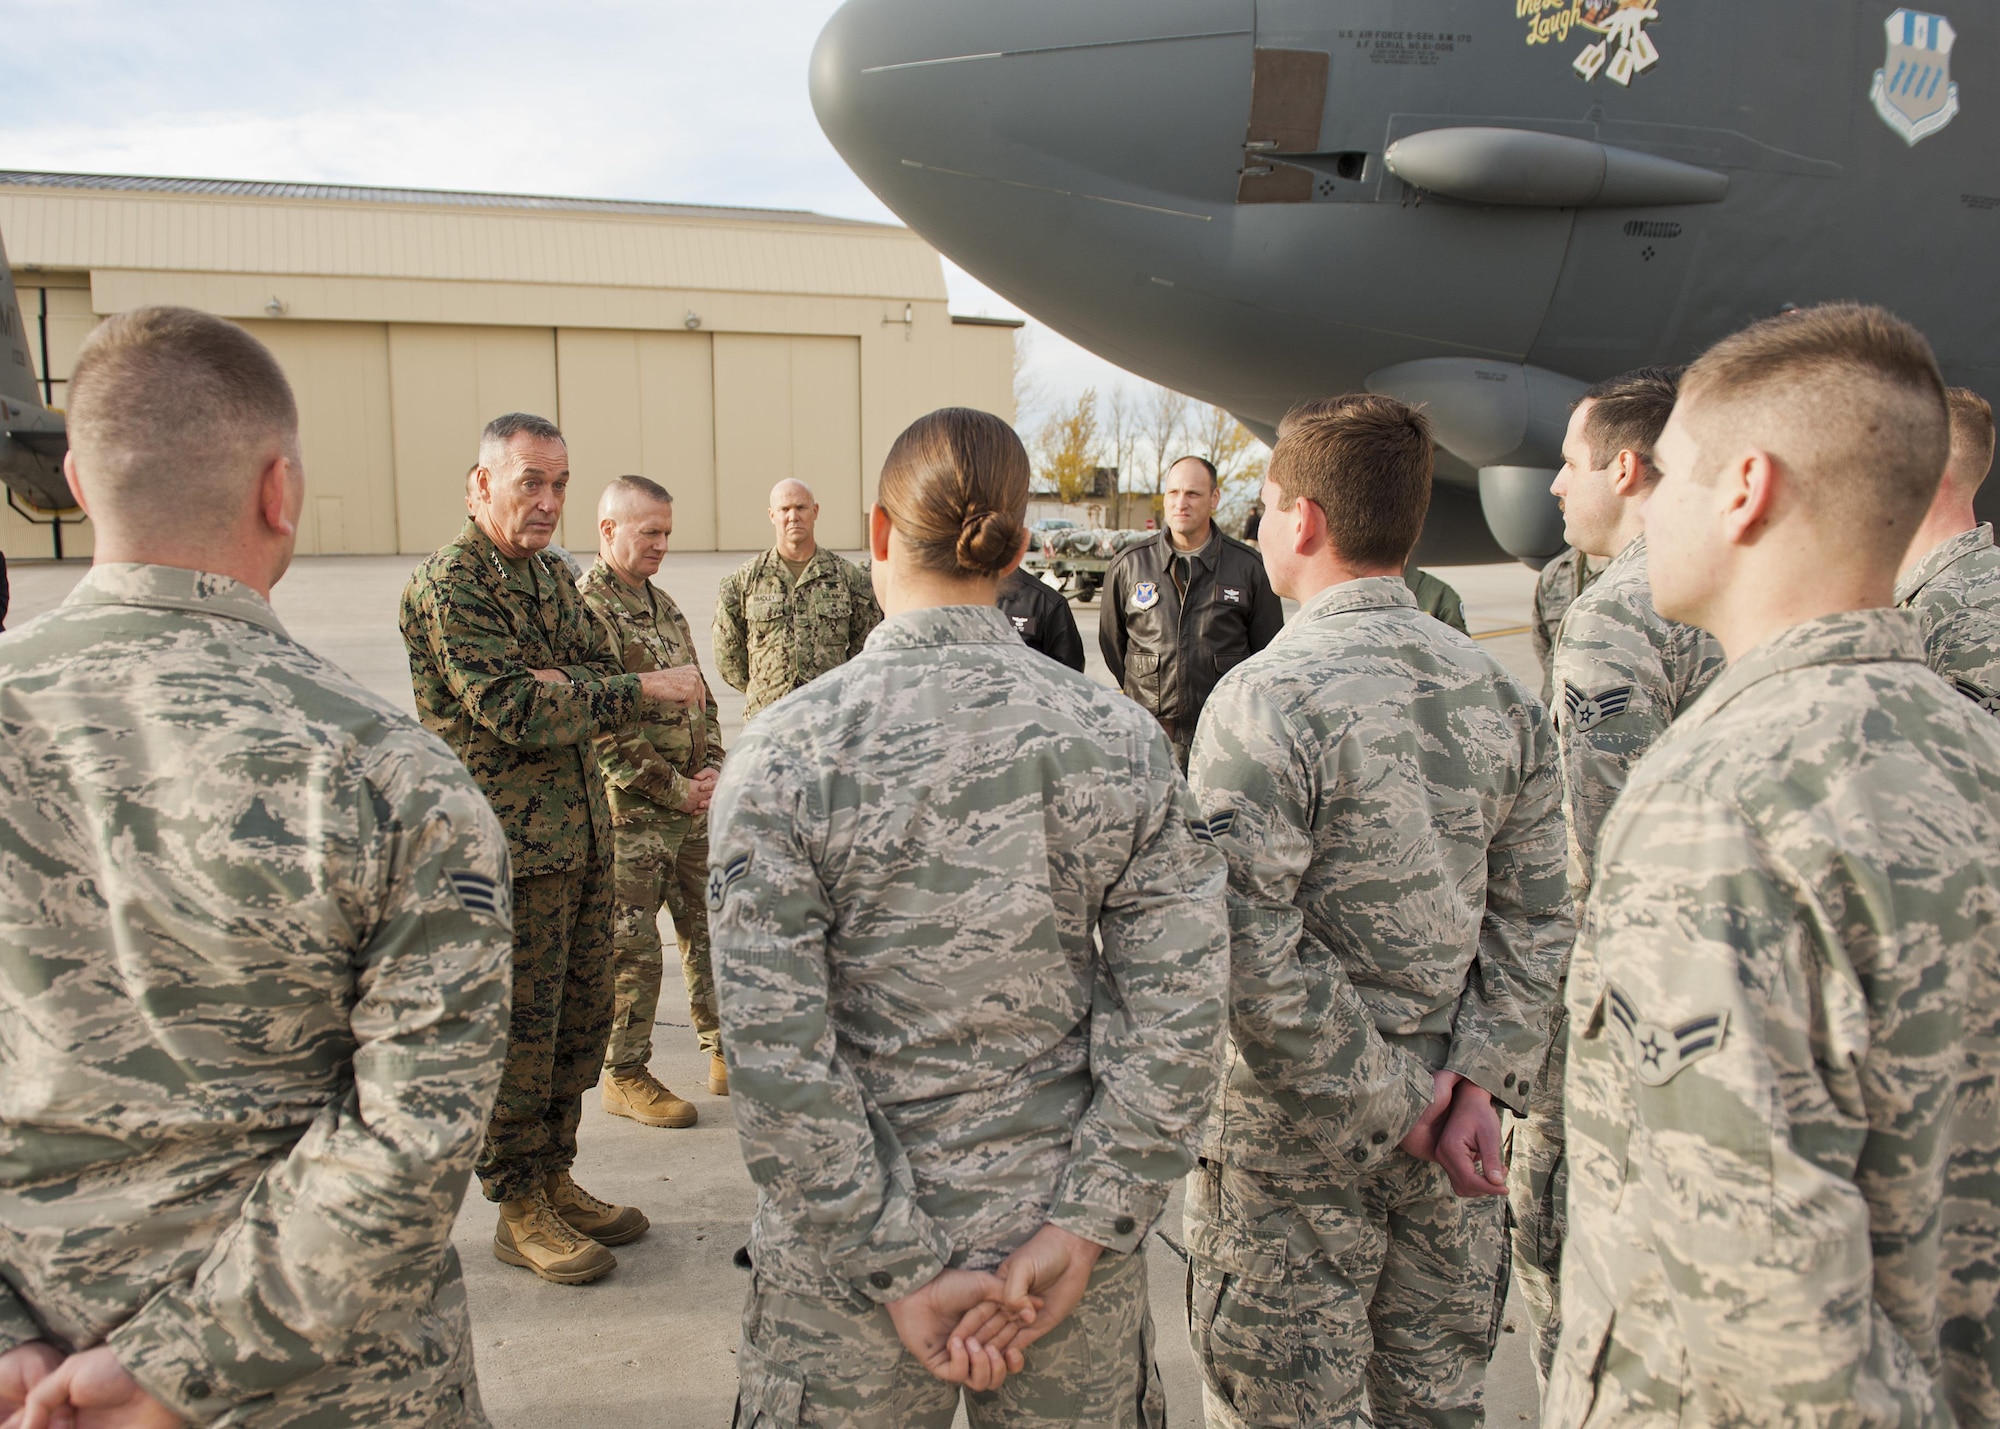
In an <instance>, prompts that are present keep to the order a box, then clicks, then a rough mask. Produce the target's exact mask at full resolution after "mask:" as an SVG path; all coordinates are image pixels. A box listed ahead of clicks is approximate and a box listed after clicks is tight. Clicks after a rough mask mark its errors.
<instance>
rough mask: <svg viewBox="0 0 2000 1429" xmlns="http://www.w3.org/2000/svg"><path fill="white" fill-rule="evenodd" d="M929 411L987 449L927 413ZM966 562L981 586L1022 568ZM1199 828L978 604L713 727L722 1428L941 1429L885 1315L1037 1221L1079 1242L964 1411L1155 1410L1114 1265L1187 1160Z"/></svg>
mask: <svg viewBox="0 0 2000 1429" xmlns="http://www.w3.org/2000/svg"><path fill="white" fill-rule="evenodd" d="M953 416H956V417H957V418H958V419H959V420H960V421H961V422H970V421H971V420H972V419H973V418H975V417H977V418H980V419H982V420H983V422H984V423H985V424H990V425H992V426H995V427H999V428H1000V429H1001V430H1002V431H1004V430H1005V429H1004V425H1003V424H1000V423H999V421H998V419H997V418H992V417H987V416H985V414H949V413H947V414H938V417H936V418H927V419H925V421H926V422H938V421H940V420H942V419H945V418H948V417H953ZM919 425H920V426H921V425H922V424H919ZM1007 438H1008V439H1009V440H1010V441H1012V449H1013V452H1014V453H1015V455H1016V465H1017V466H1018V472H1017V476H1018V481H1017V482H1015V483H1013V485H1014V486H1015V487H1016V488H1017V496H1018V500H1017V502H1016V503H1014V504H1015V505H1016V506H1017V507H1018V506H1024V505H1025V502H1026V490H1027V458H1026V455H1025V454H1024V453H1021V452H1020V447H1019V442H1018V440H1013V439H1012V434H1011V433H1007ZM906 440H907V438H906ZM901 447H902V443H901V442H899V443H898V449H900V448H901ZM898 460H899V458H898V453H897V451H892V453H891V457H890V471H885V474H884V477H883V484H882V492H883V495H882V500H883V503H884V506H885V508H886V509H891V510H894V509H898V508H897V506H896V502H897V500H898V497H897V491H898V490H899V488H898V487H897V486H896V485H895V484H894V483H893V482H892V480H891V474H892V473H893V472H894V471H896V470H899V469H900V468H899V467H898ZM898 529H899V530H900V529H903V525H902V523H901V522H900V521H899V524H898ZM957 529H958V525H957V520H956V519H954V520H953V522H952V527H951V532H952V534H955V533H956V531H957ZM1022 529H1023V528H1022V525H1021V521H1020V513H1019V510H1018V509H1017V510H1015V511H1014V512H1013V514H1012V519H1011V521H1008V522H1005V523H1003V529H1002V531H1001V532H1000V535H1001V537H1002V538H1007V537H1011V538H1012V539H1014V540H1018V537H1019V535H1020V532H1021V530H1022ZM992 536H993V533H992V532H991V531H989V532H988V533H987V537H988V538H991V537H992ZM981 544H982V546H990V547H993V548H995V549H998V550H999V554H998V555H997V557H995V558H993V560H992V568H993V570H994V572H995V573H996V574H997V573H998V571H999V570H1001V569H1003V568H1004V567H1006V566H1007V565H1009V564H1011V560H1012V559H1013V556H1014V553H1016V552H1018V549H1019V547H1018V545H1011V546H1010V545H1009V544H1008V540H1007V539H997V540H996V539H983V540H982V543H981ZM950 549H951V548H950V546H949V545H946V547H945V550H946V551H947V552H949V551H950ZM989 554H990V553H989ZM878 555H879V553H878ZM876 575H877V578H878V579H886V578H888V577H887V576H885V574H884V572H883V570H882V563H881V561H880V560H878V562H877V571H876ZM1194 815H1195V810H1194V806H1193V804H1192V802H1191V801H1190V800H1189V798H1188V796H1187V792H1186V786H1185V785H1184V784H1183V783H1182V781H1181V778H1180V775H1179V772H1178V771H1177V769H1176V768H1175V765H1174V761H1173V756H1172V753H1171V751H1170V750H1169V748H1168V746H1167V743H1166V740H1165V739H1164V738H1163V737H1162V735H1161V733H1160V730H1159V728H1158V726H1157V725H1156V724H1155V723H1154V722H1153V720H1152V718H1151V717H1150V716H1149V715H1147V714H1146V713H1145V712H1144V711H1143V710H1141V709H1139V708H1138V707H1137V706H1136V705H1133V704H1132V703H1130V702H1129V701H1127V700H1126V699H1125V698H1124V697H1123V696H1121V695H1119V694H1118V693H1117V692H1116V691H1113V690H1108V689H1106V688H1104V687H1103V686H1101V685H1098V684H1097V683H1095V682H1094V681H1091V680H1089V679H1086V678H1085V677H1083V676H1082V675H1079V674H1076V673H1074V672H1072V671H1070V670H1067V669H1065V668H1063V667H1062V666H1060V665H1058V664H1057V663H1056V662H1054V661H1052V660H1049V659H1047V658H1045V657H1043V656H1042V655H1040V654H1038V653H1036V652H1035V651H1032V650H1030V649H1028V648H1027V647H1026V646H1025V645H1024V644H1023V643H1022V642H1021V639H1020V636H1019V635H1018V634H1016V632H1015V630H1014V628H1013V625H1012V624H1011V623H1010V622H1009V621H1008V620H1007V619H1006V617H1004V616H1003V615H1001V614H1000V613H999V611H997V610H996V609H994V608H992V607H991V606H970V605H959V606H946V607H939V608H929V609H918V610H911V611H907V612H905V613H903V614H899V615H897V616H895V617H893V618H891V619H889V620H888V621H886V622H885V623H884V624H882V625H881V626H880V627H878V628H877V629H876V631H875V632H874V634H873V635H872V636H871V637H870V638H869V641H868V647H867V649H866V650H864V651H863V652H862V654H861V655H860V656H858V657H857V658H856V659H855V660H853V661H851V662H850V663H848V664H846V665H844V666H842V667H841V668H840V669H839V670H836V671H834V672H833V673H832V674H829V675H827V676H826V677H825V678H823V679H821V680H819V681H818V682H816V683H815V684H814V685H813V686H812V687H811V688H809V689H806V690H802V691H800V692H798V693H797V694H795V695H793V696H791V697H790V698H789V699H786V700H784V701H782V702H781V703H780V704H778V705H776V706H774V707H773V708H772V709H770V710H769V711H767V712H766V713H765V714H764V715H763V716H761V717H760V718H759V719H758V720H757V721H756V722H755V723H754V724H752V725H751V726H750V728H749V729H748V730H747V731H746V732H745V734H744V735H743V736H742V738H740V739H739V740H738V742H737V745H736V748H735V749H734V750H733V751H732V752H731V754H730V759H729V763H728V764H727V765H726V766H725V768H724V769H723V773H722V779H721V783H720V785H719V787H718V789H717V791H716V797H715V805H714V811H713V816H712V817H713V829H714V833H713V841H714V847H713V853H712V855H711V872H710V878H709V898H710V909H711V920H712V927H713V930H714V939H715V971H716V981H717V987H718V991H719V992H720V994H721V1000H722V1018H723V1025H724V1026H725V1027H726V1028H727V1029H728V1036H727V1038H726V1039H725V1042H724V1047H725V1050H726V1052H727V1054H728V1057H729V1062H730V1076H731V1092H732V1097H733V1102H734V1107H735V1115H736V1126H737V1133H738V1136H739V1139H740V1140H741V1142H742V1147H743V1154H744V1160H745V1162H746V1163H747V1164H748V1167H749V1170H750V1174H751V1177H752V1178H753V1179H754V1180H755V1181H756V1183H757V1191H758V1197H757V1211H756V1217H755V1220H754V1222H753V1223H752V1227H751V1240H750V1254H751V1259H752V1261H753V1262H754V1265H755V1272H754V1282H753V1289H752V1292H751V1296H750V1303H749V1306H748V1308H747V1309H746V1311H745V1320H744V1338H743V1343H742V1347H741V1353H740V1356H739V1372H740V1376H741V1392H742V1402H741V1408H740V1410H739V1419H738V1423H739V1424H741V1425H745V1426H766V1429H769V1426H777V1425H788V1424H797V1423H813V1424H838V1425H855V1426H875V1425H889V1424H894V1425H898V1426H923V1425H935V1426H938V1429H945V1426H948V1425H949V1424H950V1423H951V1422H952V1415H953V1412H954V1407H955V1405H956V1403H957V1401H958V1398H959V1392H958V1389H957V1387H956V1386H954V1385H951V1384H945V1383H941V1382H939V1381H937V1380H935V1379H932V1378H931V1377H930V1376H929V1375H928V1374H926V1373H925V1371H924V1370H923V1368H922V1367H921V1365H920V1363H919V1362H918V1361H917V1360H916V1359H915V1358H914V1357H912V1356H911V1355H909V1354H907V1353H906V1352H904V1350H903V1349H902V1346H901V1345H900V1344H899V1342H898V1339H897V1336H896V1333H895V1331H894V1330H893V1328H892V1327H891V1325H890V1322H889V1317H888V1314H887V1313H886V1311H885V1310H884V1309H883V1306H885V1305H886V1304H887V1303H889V1302H891V1301H895V1300H898V1299H900V1298H901V1297H905V1296H908V1295H910V1294H911V1292H913V1291H915V1290H917V1289H918V1288H919V1287H922V1286H925V1285H926V1283H927V1282H929V1281H931V1280H932V1278H933V1277H935V1276H937V1275H938V1274H939V1273H940V1272H941V1271H943V1270H945V1269H946V1268H947V1267H950V1268H970V1269H973V1270H985V1269H990V1268H992V1267H994V1266H995V1265H997V1264H998V1263H1000V1262H1001V1261H1002V1259H1003V1258H1004V1257H1005V1256H1007V1255H1008V1254H1009V1252H1011V1251H1012V1250H1014V1249H1015V1248H1016V1247H1017V1246H1019V1245H1020V1244H1021V1243H1022V1242H1023V1241H1025V1240H1027V1239H1028V1238H1029V1237H1030V1236H1031V1235H1033V1234H1035V1233H1037V1232H1038V1231H1039V1230H1040V1229H1041V1228H1042V1227H1044V1225H1045V1224H1046V1225H1052V1226H1056V1227H1060V1228H1062V1229H1064V1230H1067V1231H1069V1232H1073V1233H1074V1234H1075V1235H1076V1236H1079V1237H1081V1238H1083V1239H1084V1240H1086V1241H1088V1242H1092V1243H1094V1244H1095V1245H1097V1246H1101V1247H1104V1248H1105V1253H1104V1254H1103V1256H1102V1258H1101V1259H1100V1260H1099V1261H1098V1262H1097V1264H1096V1267H1095V1271H1094V1274H1093V1278H1092V1279H1091V1281H1090V1288H1089V1290H1088V1292H1087V1293H1086V1294H1085V1296H1084V1299H1083V1302H1082V1305H1081V1306H1080V1308H1079V1309H1078V1310H1077V1311H1076V1312H1075V1314H1073V1315H1072V1316H1071V1318H1070V1319H1069V1320H1068V1321H1065V1322H1064V1323H1063V1325H1062V1326H1061V1327H1059V1328H1058V1329H1057V1330H1056V1331H1055V1332H1054V1333H1052V1334H1051V1335H1050V1336H1049V1338H1047V1339H1044V1340H1042V1341H1040V1342H1039V1343H1037V1344H1036V1345H1034V1346H1033V1347H1032V1348H1031V1349H1030V1350H1029V1352H1028V1356H1029V1362H1030V1363H1029V1369H1028V1371H1027V1372H1026V1373H1025V1374H1021V1375H1017V1376H1016V1377H1015V1378H1012V1379H1009V1380H1008V1381H1007V1383H1006V1385H1004V1386H1003V1387H1002V1388H1001V1389H1000V1390H999V1391H997V1392H993V1393H986V1394H975V1395H972V1396H970V1402H969V1412H970V1414H971V1418H972V1422H973V1424H975V1425H987V1424H1007V1425H1019V1426H1029V1425H1032V1426H1043V1425H1049V1426H1054V1425H1067V1424H1074V1423H1090V1424H1093V1425H1096V1424H1104V1425H1120V1426H1132V1429H1136V1426H1139V1425H1144V1426H1147V1429H1158V1426H1161V1425H1163V1424H1164V1415H1163V1411H1162V1410H1161V1408H1160V1398H1159V1387H1158V1379H1157V1375H1156V1373H1155V1372H1154V1371H1153V1369H1152V1366H1151V1354H1150V1344H1151V1325H1150V1321H1149V1319H1148V1318H1147V1315H1146V1309H1145V1266H1144V1260H1143V1258H1142V1256H1141V1255H1140V1254H1139V1253H1138V1252H1139V1246H1140V1242H1141V1241H1142V1239H1143V1238H1144V1237H1145V1235H1146V1233H1147V1231H1148V1230H1149V1229H1150V1228H1151V1227H1152V1225H1153V1223H1154V1221H1155V1220H1156V1219H1157V1218H1158V1216H1159V1214H1160V1210H1161V1207H1162V1205H1163V1204H1164V1202H1165V1200H1166V1198H1167V1194H1168V1191H1169V1188H1170V1186H1171V1184H1172V1182H1173V1181H1174V1180H1175V1179H1176V1178H1177V1177H1179V1176H1180V1175H1182V1174H1184V1173H1185V1172H1186V1170H1187V1168H1188V1167H1189V1165H1190V1164H1191V1163H1192V1160H1193V1151H1194V1142H1195V1138H1196V1135H1197V1132H1198V1127H1199V1123H1200V1120H1201V1117H1202V1114H1203V1112H1204V1111H1205V1110H1206V1108H1207V1106H1208V1104H1209V1100H1210V1096H1211V1094H1212V1092H1213V1090H1214V1087H1215V1076H1216V1056H1217V1051H1218V1044H1219V1039H1220V1036H1221V1030H1222V1020H1223V1004H1222V995H1223V990H1224V983H1225V979H1226V972H1227V948H1228V940H1227V931H1226V927H1225V924H1224V914H1223V906H1222V885H1223V869H1222V863H1221V860H1220V859H1219V858H1218V857H1217V856H1216V855H1215V853H1214V851H1213V850H1212V848H1211V847H1210V846H1209V844H1208V843H1207V842H1206V837H1205V836H1206V828H1205V826H1203V825H1201V824H1199V823H1198V822H1197V821H1196V819H1195V817H1194ZM802 1405H803V1406H804V1411H803V1413H802V1411H801V1406H802Z"/></svg>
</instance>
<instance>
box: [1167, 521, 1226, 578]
mask: <svg viewBox="0 0 2000 1429" xmlns="http://www.w3.org/2000/svg"><path fill="white" fill-rule="evenodd" d="M1160 554H1161V555H1163V556H1165V557H1166V558H1167V559H1168V560H1170V561H1193V562H1194V563H1195V564H1196V565H1198V566H1201V567H1202V568H1203V569H1204V570H1210V571H1212V570H1214V569H1215V563H1216V560H1217V559H1218V558H1219V557H1220V556H1221V555H1222V528H1221V527H1220V526H1218V525H1216V524H1215V522H1214V521H1210V522H1209V523H1208V539H1207V540H1206V541H1204V542H1203V543H1202V544H1201V546H1200V548H1199V549H1197V550H1193V551H1183V550H1181V549H1180V548H1179V547H1178V546H1176V545H1175V544H1174V533H1173V532H1171V531H1168V530H1164V529H1162V530H1161V532H1160Z"/></svg>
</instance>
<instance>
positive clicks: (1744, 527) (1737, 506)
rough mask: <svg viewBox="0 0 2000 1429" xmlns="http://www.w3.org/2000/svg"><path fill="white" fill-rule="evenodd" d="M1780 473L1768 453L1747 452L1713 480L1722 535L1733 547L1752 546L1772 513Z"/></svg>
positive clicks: (1780, 487) (1780, 483)
mask: <svg viewBox="0 0 2000 1429" xmlns="http://www.w3.org/2000/svg"><path fill="white" fill-rule="evenodd" d="M1783 485H1784V474H1783V472H1782V470H1781V469H1780V467H1779V466H1778V463H1777V461H1776V460H1775V459H1774V458H1773V457H1772V456H1771V454H1770V453H1769V452H1764V451H1749V452H1745V453H1744V454H1743V455H1742V456H1740V457H1738V458H1737V459H1736V460H1735V461H1733V462H1730V463H1729V464H1728V465H1726V466H1724V467H1723V469H1722V473H1721V475H1720V476H1718V477H1717V478H1716V488H1717V491H1716V495H1717V500H1718V503H1719V510H1720V514H1721V517H1722V533H1723V536H1724V537H1725V539H1727V540H1728V541H1729V543H1730V544H1731V545H1733V546H1750V545H1755V544H1756V543H1757V541H1758V539H1759V538H1760V537H1761V536H1762V535H1763V534H1764V532H1765V530H1766V529H1767V528H1768V526H1769V523H1770V519H1771V517H1772V516H1773V515H1774V514H1775V513H1776V511H1777V506H1778V499H1779V497H1780V495H1781V494H1782V490H1783Z"/></svg>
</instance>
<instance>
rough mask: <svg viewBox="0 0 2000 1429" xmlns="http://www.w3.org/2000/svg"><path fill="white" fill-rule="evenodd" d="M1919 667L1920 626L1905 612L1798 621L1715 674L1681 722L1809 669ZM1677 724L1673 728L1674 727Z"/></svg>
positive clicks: (1706, 716)
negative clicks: (1765, 683) (1770, 681)
mask: <svg viewBox="0 0 2000 1429" xmlns="http://www.w3.org/2000/svg"><path fill="white" fill-rule="evenodd" d="M1882 663H1908V664H1912V665H1921V664H1923V663H1924V637H1923V626H1922V625H1921V624H1920V623H1919V622H1918V620H1917V617H1916V616H1914V615H1912V614H1910V613H1909V612H1908V611H1906V610H1890V609H1887V608H1883V607H1877V608H1873V609H1869V610H1848V611H1842V612H1841V613H1839V614H1838V615H1822V616H1818V617H1816V618H1814V619H1812V620H1806V621H1801V622H1800V623H1799V624H1797V625H1794V626H1793V627H1792V628H1791V629H1790V630H1787V631H1784V632H1782V633H1781V634H1778V635H1774V636H1772V637H1771V638H1770V639H1769V640H1766V641H1765V642H1764V643H1763V644H1762V645H1759V646H1758V647H1757V648H1756V649H1755V650H1752V651H1751V652H1750V653H1749V654H1747V655H1745V656H1744V657H1743V658H1742V659H1741V660H1736V661H1732V662H1731V663H1730V665H1729V666H1728V668H1727V669H1725V670H1724V671H1723V672H1722V673H1721V674H1720V675H1718V676H1716V678H1715V683H1714V684H1713V685H1711V686H1709V688H1708V693H1707V694H1705V695H1703V696H1702V697H1701V698H1700V699H1699V700H1698V701H1696V703H1695V704H1694V706H1693V708H1691V709H1690V710H1689V711H1688V713H1687V714H1686V715H1683V716H1682V721H1685V722H1687V723H1688V724H1690V725H1691V726H1699V725H1702V724H1705V723H1707V722H1708V721H1709V720H1710V719H1713V718H1714V717H1715V713H1716V711H1718V710H1720V709H1721V708H1722V707H1723V706H1724V705H1726V704H1728V703H1729V702H1730V701H1731V700H1733V699H1735V698H1736V697H1737V696H1738V695H1740V694H1742V693H1743V692H1744V691H1745V690H1747V689H1749V688H1750V687H1751V686H1752V685H1755V684H1757V683H1759V682H1760V681H1763V680H1768V679H1771V678H1772V677H1774V676H1777V675H1784V674H1789V673H1790V672H1791V671H1793V670H1803V669H1806V668H1808V667H1809V666H1812V665H1872V664H1882ZM1680 722H1681V721H1677V722H1676V724H1675V728H1679V725H1680Z"/></svg>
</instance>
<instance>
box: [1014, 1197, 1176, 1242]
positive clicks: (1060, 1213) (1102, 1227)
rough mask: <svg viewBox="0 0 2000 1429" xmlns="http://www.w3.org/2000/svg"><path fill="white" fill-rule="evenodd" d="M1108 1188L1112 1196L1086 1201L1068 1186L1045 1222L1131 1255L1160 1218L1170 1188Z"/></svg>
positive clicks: (1050, 1209) (1053, 1205)
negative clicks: (1066, 1193) (1077, 1196)
mask: <svg viewBox="0 0 2000 1429" xmlns="http://www.w3.org/2000/svg"><path fill="white" fill-rule="evenodd" d="M1104 1189H1105V1190H1107V1191H1110V1192H1111V1193H1112V1194H1111V1195H1109V1196H1108V1197H1106V1198H1105V1199H1102V1200H1082V1199H1078V1198H1076V1196H1075V1188H1073V1187H1069V1186H1064V1187H1062V1188H1061V1189H1060V1190H1059V1191H1058V1192H1057V1196H1056V1200H1055V1202H1054V1204H1052V1205H1051V1206H1050V1207H1049V1213H1048V1214H1047V1215H1046V1216H1044V1217H1043V1219H1044V1220H1045V1221H1047V1222H1048V1223H1049V1224H1050V1225H1052V1226H1057V1227H1059V1228H1061V1229H1062V1230H1066V1231H1068V1232H1069V1233H1070V1234H1071V1235H1073V1236H1079V1237H1081V1238H1082V1239H1084V1240H1087V1241H1090V1242H1092V1243H1094V1244H1096V1245H1101V1246H1103V1247H1104V1248H1105V1249H1106V1250H1115V1251H1117V1252H1119V1253H1120V1254H1121V1255H1129V1254H1131V1253H1132V1252H1133V1251H1135V1250H1137V1249H1138V1248H1139V1242H1140V1241H1142V1240H1144V1239H1145V1238H1146V1232H1148V1231H1150V1230H1151V1229H1152V1228H1153V1223H1154V1222H1155V1221H1157V1220H1158V1219H1159V1218H1160V1212H1161V1210H1162V1209H1163V1208H1164V1207H1165V1206H1166V1202H1167V1188H1166V1187H1165V1186H1161V1185H1156V1184H1153V1183H1151V1182H1147V1183H1142V1184H1134V1185H1123V1186H1116V1187H1105V1188H1104ZM1065 1192H1069V1193H1071V1194H1069V1195H1065V1194H1064V1193H1065Z"/></svg>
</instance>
